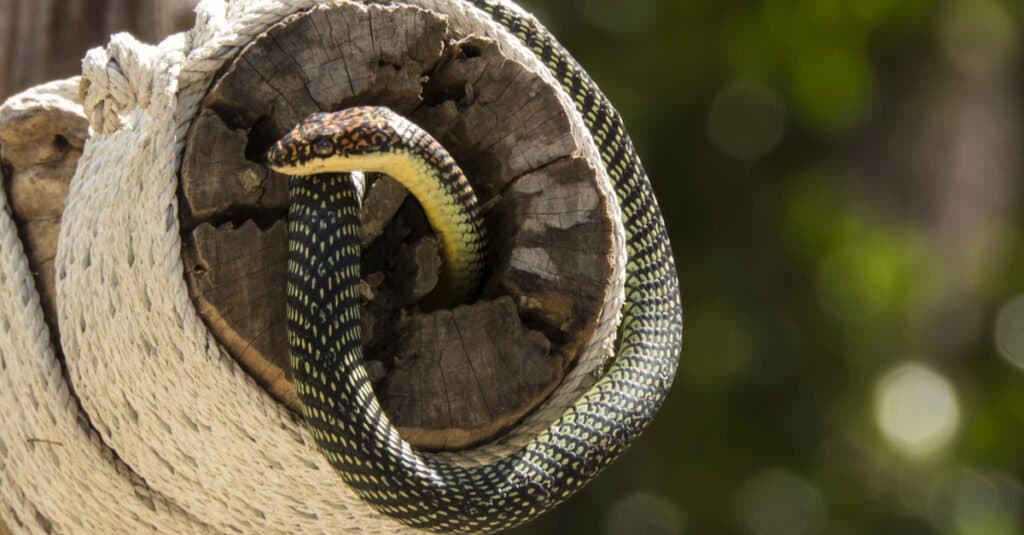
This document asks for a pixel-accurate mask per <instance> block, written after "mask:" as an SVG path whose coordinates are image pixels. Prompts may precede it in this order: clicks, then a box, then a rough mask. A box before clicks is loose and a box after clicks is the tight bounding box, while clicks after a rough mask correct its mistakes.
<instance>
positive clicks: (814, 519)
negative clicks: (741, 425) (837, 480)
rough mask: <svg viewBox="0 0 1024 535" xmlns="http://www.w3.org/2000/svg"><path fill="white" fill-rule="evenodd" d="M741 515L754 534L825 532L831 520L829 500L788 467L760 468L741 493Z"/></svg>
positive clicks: (804, 534) (801, 534)
mask: <svg viewBox="0 0 1024 535" xmlns="http://www.w3.org/2000/svg"><path fill="white" fill-rule="evenodd" d="M739 508H740V511H739V512H740V517H741V519H742V520H743V524H744V525H745V526H746V528H747V530H748V532H749V533H752V534H753V535H779V534H780V533H785V534H786V535H811V534H815V533H822V532H823V530H824V529H825V524H826V521H827V512H826V509H825V500H824V499H823V498H822V496H821V493H820V492H819V491H818V489H817V488H815V487H814V486H813V485H811V484H810V483H808V482H807V481H805V480H804V479H803V478H801V477H800V476H797V475H796V474H793V473H791V472H789V471H787V470H782V469H778V468H773V469H770V470H765V471H764V472H760V473H758V474H756V475H754V477H752V478H750V480H749V481H747V483H746V484H745V485H744V488H743V490H742V491H741V494H740V502H739Z"/></svg>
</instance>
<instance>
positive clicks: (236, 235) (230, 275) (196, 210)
mask: <svg viewBox="0 0 1024 535" xmlns="http://www.w3.org/2000/svg"><path fill="white" fill-rule="evenodd" d="M354 105H382V106H388V107H390V108H392V109H394V110H395V111H396V112H398V113H400V114H402V115H404V116H406V117H408V118H409V119H410V120H412V121H413V122H415V123H417V124H419V125H420V126H421V127H423V128H424V129H425V130H427V131H428V132H430V133H431V134H433V135H434V136H435V137H436V138H437V139H438V140H439V141H440V142H441V143H442V144H443V145H444V146H445V147H446V148H447V149H448V150H449V151H450V152H451V153H452V155H453V156H454V157H455V159H456V161H457V162H458V163H459V164H460V165H461V166H462V168H463V170H464V171H465V172H466V175H467V176H468V177H469V180H470V182H471V183H472V185H473V187H474V190H475V191H476V193H477V196H478V197H479V199H480V201H481V203H482V204H483V206H484V207H485V218H486V225H487V227H488V228H487V230H488V236H489V237H490V244H489V250H488V253H487V256H488V266H489V267H488V277H487V280H486V283H485V286H484V288H483V290H482V292H481V294H480V296H479V297H478V299H477V300H476V301H475V302H473V303H469V304H466V305H463V306H459V307H456V308H455V309H454V310H439V311H433V312H427V311H425V310H423V309H422V308H421V307H420V306H419V304H418V300H419V299H420V298H422V297H423V296H424V295H426V294H427V293H429V292H430V291H431V290H432V289H433V286H434V284H435V283H436V281H437V272H438V269H439V268H440V260H439V254H438V249H437V240H436V237H435V236H434V234H433V231H432V230H431V229H430V227H429V225H428V224H427V222H426V220H425V217H424V216H423V213H422V210H421V209H420V208H419V205H418V203H416V202H415V200H414V199H412V198H411V197H410V196H408V195H407V193H406V192H405V191H404V188H402V187H401V186H400V185H398V184H397V183H395V182H394V181H392V180H390V179H389V178H388V177H368V178H369V183H370V187H369V188H368V196H367V199H366V201H365V203H364V213H363V232H362V243H363V246H364V251H363V261H362V273H363V283H362V289H363V297H364V300H363V317H364V322H363V323H364V333H363V334H364V347H365V348H366V356H367V369H368V371H369V372H370V374H371V377H372V378H373V380H374V382H375V388H376V390H377V394H378V397H379V398H380V399H381V402H382V404H383V406H384V408H385V410H386V412H387V414H388V415H389V417H390V418H391V420H392V422H394V423H395V424H396V425H397V426H398V428H399V430H400V431H401V432H402V434H403V436H404V437H405V438H406V439H408V440H410V442H412V443H413V444H415V445H417V446H420V447H424V448H431V449H449V450H450V449H460V448H466V447H469V446H472V445H475V444H479V443H482V442H485V441H488V440H490V439H492V438H493V437H495V436H497V435H498V434H499V433H501V432H502V431H503V430H506V429H507V428H509V427H510V426H512V425H514V424H515V423H516V422H518V421H519V420H520V419H522V418H523V417H524V416H525V415H526V414H527V413H529V412H530V411H531V410H532V409H533V408H535V407H536V406H537V405H538V404H539V403H540V402H542V401H543V400H544V399H545V398H546V397H547V396H548V395H549V394H550V393H551V392H552V391H553V390H554V389H555V387H556V386H557V385H558V384H559V382H560V381H561V380H562V378H563V377H564V375H565V373H566V371H567V370H568V369H569V368H570V367H571V366H572V364H573V362H574V359H575V358H576V357H577V355H578V353H579V352H580V350H581V348H582V347H583V345H584V344H585V343H586V341H587V340H589V338H590V335H591V334H592V333H593V332H594V329H595V327H596V325H597V323H598V320H599V317H600V314H601V309H602V306H603V303H604V302H605V300H606V299H607V295H606V293H607V290H606V287H607V286H608V285H609V282H608V281H609V279H610V277H611V274H612V270H613V254H612V252H611V249H612V244H613V228H614V226H613V222H612V215H611V208H610V206H609V204H608V199H606V198H605V197H604V196H603V195H602V194H601V193H600V191H599V189H598V187H597V185H596V180H597V178H596V172H595V170H594V169H592V168H591V167H590V166H589V165H588V164H587V163H586V161H585V160H584V159H583V158H582V157H579V156H578V155H579V154H580V147H578V146H577V145H576V142H575V141H574V139H573V137H572V135H571V132H570V122H569V119H568V117H567V116H566V115H565V112H564V110H563V108H562V107H561V106H560V105H559V103H558V100H557V95H556V94H555V92H554V90H552V89H551V88H550V87H548V86H546V85H545V84H544V83H543V82H542V81H541V80H540V79H539V77H538V76H537V75H536V74H535V73H532V72H530V71H529V70H527V69H526V68H524V67H523V66H522V65H520V64H519V63H517V62H515V61H512V60H510V59H508V58H507V57H505V56H504V55H503V53H502V52H501V51H500V50H499V49H498V47H497V46H496V45H495V44H494V43H493V42H491V41H489V40H486V39H483V38H480V37H476V36H471V35H457V34H455V33H454V32H453V31H452V30H451V29H450V28H449V26H448V24H447V22H446V18H445V17H444V16H441V15H438V14H435V13H432V12H430V11H426V10H423V9H419V8H414V7H408V6H382V5H377V4H372V5H367V6H363V5H358V4H342V5H340V6H336V7H333V8H330V9H328V8H317V9H313V10H310V11H308V12H304V13H301V14H298V15H295V16H292V17H290V18H288V19H286V20H284V21H283V22H281V23H280V24H278V25H276V26H274V27H273V28H271V29H270V30H269V31H267V32H266V33H265V34H263V35H261V36H260V37H258V38H257V39H256V40H255V41H253V42H252V43H251V44H250V45H249V46H247V47H246V48H245V49H244V50H243V51H242V52H241V53H240V54H239V56H238V57H237V58H236V59H235V60H234V61H233V62H232V63H231V64H230V66H229V67H228V68H227V69H225V71H224V72H223V74H222V75H221V76H220V78H219V79H218V80H217V81H216V82H215V83H214V85H213V86H212V87H211V88H210V91H209V93H208V95H207V96H206V98H205V100H204V102H203V105H202V113H201V114H200V115H199V116H198V118H197V119H196V120H195V122H194V123H193V125H192V128H191V130H190V133H189V138H188V144H187V148H186V152H185V155H184V159H183V164H182V169H181V189H180V192H179V195H180V201H181V202H180V207H181V210H180V217H181V228H182V231H183V236H182V239H183V248H184V251H183V254H184V256H185V266H186V274H185V275H186V279H187V282H188V285H189V288H190V293H191V296H192V298H193V300H194V302H195V303H196V306H197V308H198V310H199V311H200V314H201V316H202V317H203V318H204V320H205V321H206V323H207V325H208V326H209V328H210V329H211V331H212V332H213V333H214V335H215V336H216V337H217V338H218V340H219V341H220V342H221V343H222V344H223V346H224V347H225V348H226V349H227V350H228V352H229V353H231V354H232V356H234V358H236V359H237V360H238V362H239V363H240V364H241V365H242V366H243V367H244V368H245V369H246V370H247V371H248V372H249V373H250V374H251V375H252V377H253V378H254V379H255V380H256V381H257V382H259V383H260V384H261V385H263V386H264V387H265V388H267V389H268V390H269V391H270V392H271V393H272V394H273V395H274V396H275V397H277V399H278V400H280V401H281V402H282V403H284V404H286V405H288V406H289V407H291V408H293V409H295V408H297V406H298V405H297V398H296V395H295V390H294V385H293V383H292V381H291V377H290V371H289V366H288V349H287V341H286V322H285V274H286V257H287V245H286V240H287V236H286V216H287V179H286V177H283V176H280V175H276V174H274V173H272V172H270V171H269V170H268V169H267V168H266V167H265V166H264V163H263V154H264V153H265V151H266V149H267V148H268V147H269V145H270V144H271V143H272V142H273V141H275V140H276V139H277V138H279V137H280V136H281V135H283V134H284V133H285V132H286V131H288V130H290V129H291V127H292V126H293V125H295V124H296V123H298V122H299V121H301V120H302V119H303V118H305V117H306V116H308V115H309V114H311V113H313V112H317V111H333V110H338V109H343V108H346V107H349V106H354Z"/></svg>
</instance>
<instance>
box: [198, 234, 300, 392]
mask: <svg viewBox="0 0 1024 535" xmlns="http://www.w3.org/2000/svg"><path fill="white" fill-rule="evenodd" d="M191 236H192V240H190V241H189V242H188V243H187V244H186V246H185V249H184V251H183V254H184V262H185V274H186V279H187V281H188V287H189V290H190V294H191V296H192V299H193V301H194V302H195V303H196V306H197V308H198V309H199V314H200V315H201V316H202V317H203V318H204V319H205V320H206V322H207V324H208V325H209V326H210V328H211V329H212V330H213V331H214V332H216V333H217V338H218V340H219V341H220V343H221V344H223V345H224V347H225V348H226V349H227V350H228V352H230V353H231V354H232V355H233V356H234V357H235V359H236V360H238V362H239V363H240V364H241V365H242V367H243V368H245V369H246V371H248V372H249V373H250V374H251V375H252V376H253V377H255V378H256V380H257V381H258V382H259V383H260V384H261V385H263V387H264V388H266V389H267V390H268V391H270V392H271V393H272V394H274V396H276V397H277V398H278V399H281V400H282V401H284V402H285V403H286V404H288V406H290V407H298V406H299V405H298V401H299V400H298V396H297V394H296V393H295V385H294V384H293V383H292V382H291V381H290V380H288V378H287V377H286V375H285V373H284V370H287V369H289V365H288V338H287V331H286V330H285V329H282V328H281V318H282V317H284V313H285V304H286V302H287V301H286V299H287V295H286V293H285V288H286V281H287V275H288V273H287V259H288V249H287V247H286V244H287V239H288V225H287V224H286V223H285V222H283V221H278V222H277V223H275V224H274V225H273V226H272V227H270V228H269V229H266V230H263V229H260V228H259V227H257V226H256V224H255V223H253V222H252V221H247V222H245V223H243V224H242V226H240V227H238V228H235V227H233V226H231V225H224V226H221V227H214V226H212V225H208V224H202V225H199V226H198V227H196V228H195V230H193V231H192V233H191Z"/></svg>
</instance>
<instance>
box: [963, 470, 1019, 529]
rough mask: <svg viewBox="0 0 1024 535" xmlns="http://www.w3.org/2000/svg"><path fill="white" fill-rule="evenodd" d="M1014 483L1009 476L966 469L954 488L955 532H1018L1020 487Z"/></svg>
mask: <svg viewBox="0 0 1024 535" xmlns="http://www.w3.org/2000/svg"><path fill="white" fill-rule="evenodd" d="M1014 483H1015V482H1014V481H1013V480H1012V479H1010V478H1008V477H993V476H990V475H987V474H983V473H980V472H968V473H967V474H966V475H965V476H964V477H963V478H962V480H961V481H960V483H959V484H958V485H957V486H956V487H955V490H954V491H953V503H952V509H951V512H952V516H953V525H954V526H955V527H956V533H957V535H1019V534H1020V533H1021V531H1020V530H1021V524H1020V521H1019V520H1018V518H1020V517H1021V513H1022V511H1021V510H1020V507H1019V501H1020V495H1019V491H1020V489H1019V486H1018V485H1015V484H1014ZM1015 491H1016V492H1015Z"/></svg>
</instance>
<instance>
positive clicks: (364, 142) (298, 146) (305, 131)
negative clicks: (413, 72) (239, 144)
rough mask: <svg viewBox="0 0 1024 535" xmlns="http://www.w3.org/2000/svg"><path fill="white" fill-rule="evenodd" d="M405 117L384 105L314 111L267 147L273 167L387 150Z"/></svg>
mask: <svg viewBox="0 0 1024 535" xmlns="http://www.w3.org/2000/svg"><path fill="white" fill-rule="evenodd" d="M406 123H407V120H406V119H405V118H403V117H401V116H400V115H398V114H397V113H395V112H393V111H391V110H390V109H388V108H384V107H380V106H357V107H354V108H347V109H344V110H341V111H337V112H332V113H314V114H313V115H311V116H309V117H308V118H306V120H304V121H302V122H301V123H299V124H298V126H296V127H295V128H293V129H292V131H291V132H288V133H287V134H285V136H284V137H282V138H281V139H280V140H279V141H277V142H276V143H274V145H273V146H272V147H270V150H269V151H267V161H268V163H270V166H271V167H272V168H274V170H275V171H278V172H282V173H286V174H293V173H291V172H289V171H290V170H292V169H294V168H297V167H299V166H302V165H303V164H306V163H308V162H310V161H313V160H317V159H320V160H326V159H328V158H331V157H334V156H341V157H346V156H356V155H361V154H368V153H382V152H391V151H393V150H394V149H396V148H398V147H399V145H400V143H401V140H402V135H401V134H402V132H400V131H399V130H398V129H401V128H402V127H403V125H405V124H406Z"/></svg>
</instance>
